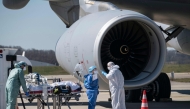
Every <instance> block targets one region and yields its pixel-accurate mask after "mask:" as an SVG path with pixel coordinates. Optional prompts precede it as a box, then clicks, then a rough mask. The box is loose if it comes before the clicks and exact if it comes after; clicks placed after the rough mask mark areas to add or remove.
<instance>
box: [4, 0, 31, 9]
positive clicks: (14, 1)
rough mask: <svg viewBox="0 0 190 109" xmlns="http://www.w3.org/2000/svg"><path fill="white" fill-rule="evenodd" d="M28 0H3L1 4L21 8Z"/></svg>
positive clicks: (10, 7) (11, 7)
mask: <svg viewBox="0 0 190 109" xmlns="http://www.w3.org/2000/svg"><path fill="white" fill-rule="evenodd" d="M28 2H29V0H3V5H4V6H5V7H6V8H9V9H21V8H23V7H24V6H26V5H27V3H28Z"/></svg>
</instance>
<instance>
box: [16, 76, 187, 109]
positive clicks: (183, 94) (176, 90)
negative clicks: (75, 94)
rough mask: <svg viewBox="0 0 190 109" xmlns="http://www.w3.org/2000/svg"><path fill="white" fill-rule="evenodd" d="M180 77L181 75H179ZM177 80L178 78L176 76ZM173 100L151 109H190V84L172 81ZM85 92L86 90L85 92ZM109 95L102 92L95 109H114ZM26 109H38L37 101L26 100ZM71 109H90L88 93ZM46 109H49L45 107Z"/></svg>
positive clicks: (134, 107)
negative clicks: (29, 101) (109, 100)
mask: <svg viewBox="0 0 190 109" xmlns="http://www.w3.org/2000/svg"><path fill="white" fill-rule="evenodd" d="M178 75H179V74H178ZM184 75H185V76H179V77H180V78H181V77H182V78H183V77H186V78H190V74H188V73H184ZM45 77H47V78H62V79H63V80H65V81H66V80H69V81H77V79H76V78H74V77H73V76H71V75H51V76H45ZM176 78H177V76H176ZM171 89H172V92H171V98H172V100H173V101H172V102H155V101H152V102H148V107H149V109H190V83H181V82H173V81H171ZM84 91H85V90H84ZM108 98H109V93H108V91H105V90H104V91H100V93H99V95H98V98H97V105H96V108H95V109H112V107H111V102H108ZM49 101H50V109H53V107H52V99H51V98H50V99H49ZM24 102H25V105H26V109H37V101H36V100H34V101H33V103H28V101H27V100H26V99H24ZM69 104H70V107H71V109H88V100H87V96H86V93H83V94H82V97H81V98H80V101H79V102H78V101H75V100H71V101H70V103H69ZM18 105H19V109H23V107H22V104H21V100H20V99H19V98H18ZM140 108H141V102H139V103H128V102H127V103H126V109H140ZM45 109H48V108H47V107H45ZM62 109H68V107H67V106H66V105H63V106H62Z"/></svg>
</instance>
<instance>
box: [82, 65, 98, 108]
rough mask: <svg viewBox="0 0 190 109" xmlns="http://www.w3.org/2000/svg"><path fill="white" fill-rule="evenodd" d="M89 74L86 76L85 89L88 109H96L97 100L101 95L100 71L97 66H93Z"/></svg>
mask: <svg viewBox="0 0 190 109" xmlns="http://www.w3.org/2000/svg"><path fill="white" fill-rule="evenodd" d="M88 72H89V74H87V75H85V76H84V78H85V80H84V87H85V88H86V89H87V90H86V94H87V96H88V101H89V102H88V109H95V106H96V99H97V96H98V94H99V91H98V88H99V85H98V71H97V68H96V66H91V67H89V69H88Z"/></svg>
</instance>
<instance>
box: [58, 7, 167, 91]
mask: <svg viewBox="0 0 190 109" xmlns="http://www.w3.org/2000/svg"><path fill="white" fill-rule="evenodd" d="M165 55H166V45H165V39H164V36H163V34H162V32H161V31H160V29H159V28H158V26H157V25H156V24H155V23H154V22H153V21H152V20H151V19H149V18H147V17H146V16H144V15H142V14H140V13H137V12H134V11H129V10H112V11H111V10H110V11H104V12H98V13H94V14H90V15H87V16H85V17H83V18H81V19H79V20H78V21H77V22H75V23H74V24H73V25H72V26H71V27H70V28H69V29H68V30H67V31H66V32H65V33H64V34H63V36H62V37H61V38H60V39H59V41H58V43H57V47H56V58H57V60H58V62H59V63H60V65H61V66H62V67H63V68H64V69H65V70H67V71H68V72H70V73H72V72H73V69H74V66H75V65H76V64H77V63H78V62H83V67H84V69H85V70H84V71H83V73H84V74H87V73H88V68H89V67H90V66H92V65H96V66H97V68H98V69H99V72H101V70H105V71H107V72H108V70H107V63H108V62H109V61H113V62H114V63H115V64H117V65H119V66H120V70H121V71H122V73H123V76H124V78H125V88H127V89H135V88H138V87H141V86H144V85H147V84H148V83H150V82H152V81H153V80H154V79H156V77H157V76H158V75H159V74H160V71H161V69H162V67H163V65H164V62H165ZM81 80H82V78H81ZM99 80H100V88H102V89H107V88H108V85H107V84H108V80H107V79H106V78H105V77H104V76H103V75H101V74H99Z"/></svg>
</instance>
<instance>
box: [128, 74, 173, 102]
mask: <svg viewBox="0 0 190 109" xmlns="http://www.w3.org/2000/svg"><path fill="white" fill-rule="evenodd" d="M143 90H146V96H147V100H148V101H153V99H155V101H156V102H159V101H160V99H161V98H164V99H169V98H170V94H171V84H170V80H169V78H168V76H167V74H166V73H160V75H159V76H158V78H157V79H156V80H154V81H153V82H152V83H150V84H149V85H147V86H144V87H142V88H141V89H136V90H125V100H126V102H139V101H140V100H141V98H142V92H143Z"/></svg>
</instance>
